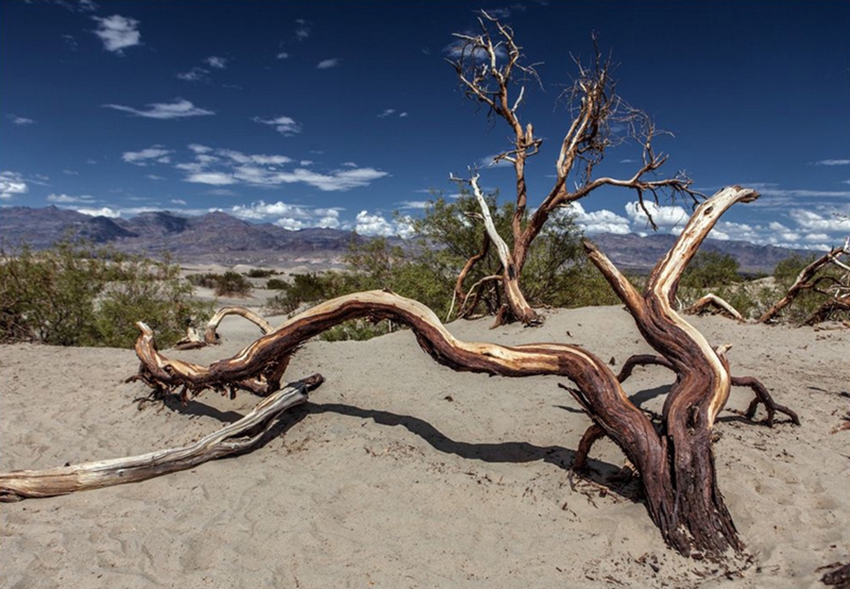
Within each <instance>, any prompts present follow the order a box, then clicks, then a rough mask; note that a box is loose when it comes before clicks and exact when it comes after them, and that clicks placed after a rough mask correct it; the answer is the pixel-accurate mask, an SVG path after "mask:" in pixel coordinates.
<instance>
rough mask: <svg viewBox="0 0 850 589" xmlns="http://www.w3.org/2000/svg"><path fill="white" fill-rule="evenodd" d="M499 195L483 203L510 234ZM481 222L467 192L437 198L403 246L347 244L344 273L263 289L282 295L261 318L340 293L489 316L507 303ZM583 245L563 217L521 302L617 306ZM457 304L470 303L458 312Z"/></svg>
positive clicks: (342, 332)
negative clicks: (381, 294)
mask: <svg viewBox="0 0 850 589" xmlns="http://www.w3.org/2000/svg"><path fill="white" fill-rule="evenodd" d="M496 196H497V195H495V194H492V195H489V196H488V199H489V200H490V205H491V210H492V211H493V217H494V219H495V222H496V223H497V224H498V226H503V227H508V226H509V225H510V223H511V219H512V218H513V216H514V206H513V203H504V204H502V205H497V204H496ZM479 215H480V213H479V209H478V205H477V203H476V202H475V199H474V198H473V197H472V196H471V195H469V194H468V193H467V194H462V195H461V196H460V198H458V199H453V200H451V201H448V200H446V199H444V198H442V197H440V198H436V199H435V200H434V201H432V202H431V203H430V204H429V206H428V208H427V209H426V211H425V214H424V215H423V217H422V218H421V219H416V220H412V221H411V223H412V228H413V234H414V235H413V237H411V238H410V239H408V240H407V241H406V242H405V243H404V244H397V243H393V242H391V241H390V240H387V239H385V238H378V239H373V240H368V241H364V240H352V242H351V247H350V249H349V252H348V254H347V255H346V257H345V263H346V270H345V271H334V272H321V273H318V272H316V273H310V274H296V275H294V276H292V280H291V281H289V282H285V281H283V280H279V279H271V280H269V282H268V283H267V287H268V288H270V289H275V290H279V291H280V292H279V293H278V294H277V295H275V296H274V297H272V298H271V299H270V300H269V301H268V302H267V304H266V307H265V309H264V311H265V312H266V313H267V314H291V313H293V312H295V311H297V310H298V309H302V308H305V307H309V306H312V305H315V304H316V303H319V302H321V301H325V300H328V299H332V298H336V297H339V296H342V295H345V294H350V293H353V292H360V291H364V290H374V289H387V290H390V291H392V292H395V293H397V294H399V295H402V296H405V297H409V298H413V299H416V300H417V301H419V302H421V303H423V304H425V305H426V306H428V307H429V308H430V309H431V310H432V311H434V312H435V313H436V314H437V315H438V316H439V317H440V318H441V319H443V320H445V321H451V320H453V319H457V318H472V317H480V316H484V315H494V314H496V313H497V312H498V310H499V309H500V308H501V307H502V306H503V303H504V300H503V296H502V290H501V285H500V281H499V279H498V276H500V272H501V270H500V268H501V262H500V260H499V258H498V256H497V254H496V252H495V251H492V250H491V249H490V248H487V247H483V245H482V244H484V243H485V238H486V236H485V233H484V227H483V226H482V225H481V224H480V223H478V222H477V217H478V216H479ZM581 238H582V232H581V229H580V228H579V226H578V225H576V223H575V220H574V218H573V217H572V216H571V215H569V214H567V213H566V212H565V213H563V214H560V215H558V216H557V218H555V219H553V220H552V222H550V225H549V226H548V227H547V228H546V230H545V231H544V232H543V233H542V234H541V235H540V236H539V237H538V238H537V239H536V240H535V241H534V242H533V244H532V246H531V249H530V252H529V255H528V261H527V263H526V265H525V266H524V268H523V283H524V285H525V289H526V297H527V298H528V300H529V301H531V303H532V304H533V305H534V306H536V307H538V308H540V307H582V306H589V305H610V304H616V303H617V302H618V299H617V297H616V295H615V294H614V292H613V291H612V290H611V288H610V287H609V286H608V283H607V282H606V281H605V279H604V277H603V276H602V274H601V273H600V272H599V271H598V270H597V269H596V267H595V266H593V265H592V264H591V263H590V262H589V261H588V260H587V257H586V256H585V253H584V250H583V249H582V246H581ZM481 250H483V252H482V251H481ZM479 253H480V254H481V256H480V259H479V260H478V262H477V263H476V265H475V266H474V267H473V268H471V269H470V271H469V272H468V274H467V275H466V277H465V280H464V281H463V282H462V283H461V284H458V275H459V274H460V272H461V270H462V269H463V268H464V266H465V264H466V263H467V260H469V259H470V258H471V257H473V256H475V255H476V254H479ZM461 291H462V293H463V294H462V296H461V295H460V293H461ZM461 300H466V301H467V304H466V305H465V306H462V305H461V303H460V301H461ZM393 329H394V327H393V326H392V325H389V324H387V323H385V322H384V323H382V324H379V325H377V326H373V325H371V324H369V323H368V322H364V321H362V320H361V321H359V322H358V323H356V324H351V325H349V324H344V325H341V326H338V327H336V328H334V329H333V330H331V331H329V332H326V333H325V334H323V337H324V338H325V339H330V340H336V339H368V338H370V337H374V336H375V335H380V334H383V333H387V332H388V331H392V330H393Z"/></svg>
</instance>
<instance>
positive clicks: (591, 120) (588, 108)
mask: <svg viewBox="0 0 850 589" xmlns="http://www.w3.org/2000/svg"><path fill="white" fill-rule="evenodd" d="M478 22H479V25H480V29H481V30H480V33H479V34H477V35H469V34H455V37H456V38H457V39H458V42H457V44H456V46H455V48H454V49H453V51H452V56H451V57H450V58H449V60H448V61H449V63H451V65H452V66H453V67H454V69H455V71H456V73H457V76H458V79H459V81H460V86H461V88H462V89H463V90H464V92H465V94H466V96H467V97H468V98H470V99H472V100H473V101H474V102H476V103H478V104H480V105H483V106H485V107H486V108H487V109H488V111H489V115H490V116H492V117H494V118H496V119H501V120H503V121H505V122H506V123H507V125H508V126H509V127H510V129H511V146H510V148H509V149H507V150H506V151H503V152H502V153H500V154H499V155H498V156H496V157H495V160H494V161H495V162H499V161H506V162H509V163H510V164H511V165H512V166H513V168H514V172H515V176H516V208H515V210H514V214H513V218H512V221H511V232H512V236H511V237H512V240H513V244H512V247H510V248H507V246H505V247H504V250H505V251H502V249H501V246H500V245H499V242H501V244H505V239H504V238H499V239H498V241H496V240H494V243H495V245H497V247H500V252H499V253H500V258H501V260H502V271H501V283H502V288H503V291H504V294H505V308H504V309H503V311H502V312H501V313H500V314H499V318H498V321H497V323H499V322H507V321H511V320H518V321H521V322H522V323H524V324H526V325H529V324H533V323H535V322H538V321H539V320H540V318H539V315H538V314H537V312H536V311H535V310H534V309H533V308H532V307H531V306H530V305H529V304H528V301H526V300H525V297H524V296H522V288H521V275H522V270H523V267H524V265H525V262H526V259H527V256H528V253H529V248H530V246H531V244H532V242H533V241H534V239H535V238H536V237H537V236H538V235H539V234H540V232H541V231H542V230H543V227H544V225H545V224H546V222H547V220H548V219H549V218H550V216H551V215H552V214H553V213H554V212H555V211H557V210H558V209H559V208H561V207H564V206H565V205H568V204H569V203H571V202H575V201H577V200H579V199H582V198H585V197H586V196H589V195H590V194H591V193H592V192H593V191H595V190H596V189H598V188H601V187H603V186H620V187H624V188H627V189H631V190H633V191H635V193H636V195H637V199H638V203H639V205H640V206H641V207H642V208H643V210H644V212H645V213H646V214H647V216H648V217H649V219H650V223H652V225H653V228H654V227H655V224H654V222H653V221H652V217H651V215H650V214H649V210H648V209H647V207H646V206H645V204H644V202H645V198H647V197H651V198H652V199H654V200H655V201H656V202H657V201H658V197H659V194H660V193H661V192H665V191H667V192H670V193H673V194H674V195H675V194H677V193H681V194H685V195H687V196H688V197H690V198H692V199H693V200H694V202H696V197H697V196H698V193H696V192H694V191H692V190H691V188H690V186H691V180H690V179H689V178H687V177H686V176H685V175H684V174H681V173H679V174H676V175H674V176H671V177H667V178H656V177H655V176H654V174H655V172H656V171H657V170H658V169H659V168H660V167H661V166H662V165H663V164H664V163H665V161H666V160H667V156H666V155H662V154H660V153H656V152H655V150H654V148H653V145H652V142H653V139H654V138H655V137H656V135H658V134H659V132H658V131H657V130H656V128H655V126H654V124H653V123H652V121H651V120H650V119H649V116H648V115H647V114H646V113H644V112H642V111H640V110H637V109H634V108H632V107H630V106H628V105H627V104H626V103H625V102H624V101H623V100H622V99H621V98H620V97H619V96H617V94H616V93H615V84H614V80H613V78H612V77H611V69H612V64H611V62H610V60H609V59H605V58H604V57H603V56H602V54H601V52H600V50H599V48H598V46H596V43H595V39H594V50H595V51H594V56H593V61H592V62H591V64H590V65H589V66H586V65H584V64H582V62H581V61H580V60H579V59H575V60H574V61H575V64H576V66H577V67H578V76H577V78H576V79H575V81H574V82H573V84H572V86H571V88H570V89H569V90H568V91H567V92H565V96H564V97H565V100H566V102H567V106H568V111H569V114H570V117H571V121H570V122H569V125H568V129H567V131H566V133H565V134H564V136H563V139H562V140H561V145H560V150H559V153H558V159H557V161H556V162H555V181H554V183H553V185H552V187H551V188H550V189H549V191H548V193H547V194H546V195H545V196H544V197H543V200H542V202H540V204H539V205H537V206H536V207H534V208H533V212H532V213H530V214H529V210H528V207H529V203H528V193H527V192H528V190H527V186H526V163H527V161H528V158H530V157H532V156H534V155H536V154H537V153H538V152H539V151H540V146H541V145H542V143H543V140H542V139H540V138H538V137H535V135H534V128H533V126H532V124H531V123H525V124H524V123H523V121H521V120H520V108H521V106H522V104H523V99H524V97H525V90H526V87H525V85H524V83H525V82H527V81H534V82H538V83H539V78H538V76H537V72H536V71H535V69H534V66H533V65H528V64H526V63H524V56H523V54H522V49H521V47H519V46H518V45H517V44H516V41H515V39H514V32H513V30H512V29H511V28H510V27H509V26H507V25H505V24H503V23H501V22H500V21H499V20H498V19H496V18H493V17H492V16H490V15H489V14H487V13H486V12H484V11H482V12H481V15H480V16H479V18H478ZM517 86H518V91H516V93H515V92H514V91H515V90H516V88H517ZM620 129H625V130H626V131H625V134H622V132H621V131H619V130H620ZM626 140H634V141H635V142H637V144H638V145H640V146H641V148H642V150H643V157H642V162H641V164H640V166H639V167H638V169H637V170H636V171H635V172H634V173H633V174H632V176H631V177H627V178H611V177H595V175H594V172H595V168H596V166H597V165H598V164H599V163H600V162H601V161H602V159H603V157H604V155H605V152H606V150H607V149H608V148H610V147H613V146H616V145H618V144H620V143H623V142H624V141H626ZM473 178H474V179H476V178H475V177H474V176H473ZM473 188H474V189H475V187H473ZM476 196H478V195H476ZM479 202H480V199H479ZM483 208H486V205H482V209H483ZM485 215H486V213H485ZM487 235H489V236H490V237H491V238H493V237H494V236H493V231H491V230H489V229H488V232H487ZM474 262H475V261H474V260H472V259H471V260H470V263H474ZM466 271H467V272H468V271H469V270H468V269H466ZM458 290H460V292H462V289H458ZM460 304H461V306H463V301H461V303H460Z"/></svg>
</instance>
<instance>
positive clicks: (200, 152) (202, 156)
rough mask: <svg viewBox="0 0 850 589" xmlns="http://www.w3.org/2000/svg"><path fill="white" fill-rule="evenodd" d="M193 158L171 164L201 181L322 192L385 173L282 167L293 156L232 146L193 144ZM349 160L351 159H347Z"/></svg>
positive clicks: (368, 181) (191, 179) (192, 179)
mask: <svg viewBox="0 0 850 589" xmlns="http://www.w3.org/2000/svg"><path fill="white" fill-rule="evenodd" d="M192 150H193V151H194V152H195V154H196V155H195V160H194V161H192V162H183V163H179V164H176V165H175V166H174V167H175V168H177V169H179V170H184V171H185V172H187V173H188V175H187V177H186V178H185V180H186V181H187V182H196V183H201V184H212V185H224V184H237V183H242V184H246V185H249V186H260V187H266V188H274V187H277V186H281V185H284V184H295V183H303V184H307V185H309V186H312V187H314V188H318V189H319V190H322V191H325V192H335V191H346V190H351V189H352V188H359V187H362V186H368V185H369V184H371V183H372V182H373V181H375V180H377V179H379V178H383V177H384V176H387V175H388V174H387V173H386V172H382V171H380V170H376V169H375V168H359V167H357V166H356V165H355V164H353V163H351V166H349V167H350V169H337V170H331V171H330V172H327V173H320V172H317V171H313V170H310V169H307V168H306V167H303V166H302V167H297V168H295V169H291V170H286V169H282V168H283V166H285V165H286V164H290V163H293V161H294V160H292V158H289V157H287V156H285V155H265V154H245V153H242V152H239V151H236V150H233V149H216V150H212V151H206V150H207V148H206V147H204V146H198V145H195V146H194V147H193V148H192ZM349 163H350V162H349Z"/></svg>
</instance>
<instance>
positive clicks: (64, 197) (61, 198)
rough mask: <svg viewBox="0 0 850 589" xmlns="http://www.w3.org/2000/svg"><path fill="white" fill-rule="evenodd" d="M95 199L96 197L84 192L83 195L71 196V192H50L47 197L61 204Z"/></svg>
mask: <svg viewBox="0 0 850 589" xmlns="http://www.w3.org/2000/svg"><path fill="white" fill-rule="evenodd" d="M93 201H94V197H93V196H90V195H88V194H83V195H81V196H71V195H69V194H50V195H49V196H48V197H47V202H55V203H60V204H67V203H75V202H76V203H79V202H82V203H89V204H90V203H92V202H93Z"/></svg>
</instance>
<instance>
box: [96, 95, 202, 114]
mask: <svg viewBox="0 0 850 589" xmlns="http://www.w3.org/2000/svg"><path fill="white" fill-rule="evenodd" d="M147 106H148V108H147V110H139V109H135V108H132V107H130V106H122V105H120V104H104V105H103V107H104V108H112V109H115V110H120V111H124V112H128V113H131V114H134V115H136V116H139V117H145V118H149V119H180V118H183V117H197V116H204V115H214V114H215V113H214V112H213V111H211V110H205V109H203V108H198V107H196V106H195V105H194V104H192V103H191V102H189V101H188V100H184V99H182V98H177V99H175V100H174V102H157V103H154V104H148V105H147Z"/></svg>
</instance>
